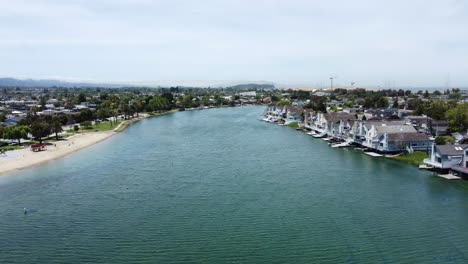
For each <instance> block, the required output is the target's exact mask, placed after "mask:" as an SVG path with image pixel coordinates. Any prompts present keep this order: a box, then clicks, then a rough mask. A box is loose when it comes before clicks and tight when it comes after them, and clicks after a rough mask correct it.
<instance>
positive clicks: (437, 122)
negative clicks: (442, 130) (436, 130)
mask: <svg viewBox="0 0 468 264" xmlns="http://www.w3.org/2000/svg"><path fill="white" fill-rule="evenodd" d="M431 124H432V126H448V121H447V120H432V121H431Z"/></svg>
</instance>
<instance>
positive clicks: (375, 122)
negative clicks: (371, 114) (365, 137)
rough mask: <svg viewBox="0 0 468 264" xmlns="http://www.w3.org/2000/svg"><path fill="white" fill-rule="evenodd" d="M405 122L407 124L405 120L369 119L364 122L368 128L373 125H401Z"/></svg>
mask: <svg viewBox="0 0 468 264" xmlns="http://www.w3.org/2000/svg"><path fill="white" fill-rule="evenodd" d="M404 124H405V121H400V120H395V121H382V120H378V121H377V120H367V121H365V123H364V125H365V126H366V127H367V129H370V128H371V127H372V125H374V126H376V127H380V126H401V125H404Z"/></svg>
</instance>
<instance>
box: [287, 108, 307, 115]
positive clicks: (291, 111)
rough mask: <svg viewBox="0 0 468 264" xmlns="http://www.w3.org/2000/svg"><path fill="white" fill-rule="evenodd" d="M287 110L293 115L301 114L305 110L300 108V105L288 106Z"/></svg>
mask: <svg viewBox="0 0 468 264" xmlns="http://www.w3.org/2000/svg"><path fill="white" fill-rule="evenodd" d="M287 111H288V112H289V114H291V115H301V114H302V112H303V111H304V110H303V109H302V108H300V107H296V106H288V107H287Z"/></svg>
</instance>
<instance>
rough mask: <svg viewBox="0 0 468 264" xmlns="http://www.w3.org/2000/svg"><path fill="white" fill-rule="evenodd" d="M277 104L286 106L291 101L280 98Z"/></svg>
mask: <svg viewBox="0 0 468 264" xmlns="http://www.w3.org/2000/svg"><path fill="white" fill-rule="evenodd" d="M277 105H278V106H288V105H291V102H289V101H288V100H281V101H279V102H278V103H277Z"/></svg>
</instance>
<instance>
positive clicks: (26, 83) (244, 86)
mask: <svg viewBox="0 0 468 264" xmlns="http://www.w3.org/2000/svg"><path fill="white" fill-rule="evenodd" d="M54 86H55V87H67V88H73V87H101V88H121V87H172V86H179V87H198V88H204V87H225V88H233V89H238V90H253V89H274V88H275V85H273V84H272V83H265V82H262V83H247V82H246V83H242V82H240V81H238V82H231V83H230V84H228V83H224V84H221V83H218V82H217V81H166V82H132V84H129V83H126V84H124V83H94V82H85V81H64V80H54V79H17V78H0V87H26V88H34V87H37V88H47V87H54Z"/></svg>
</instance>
